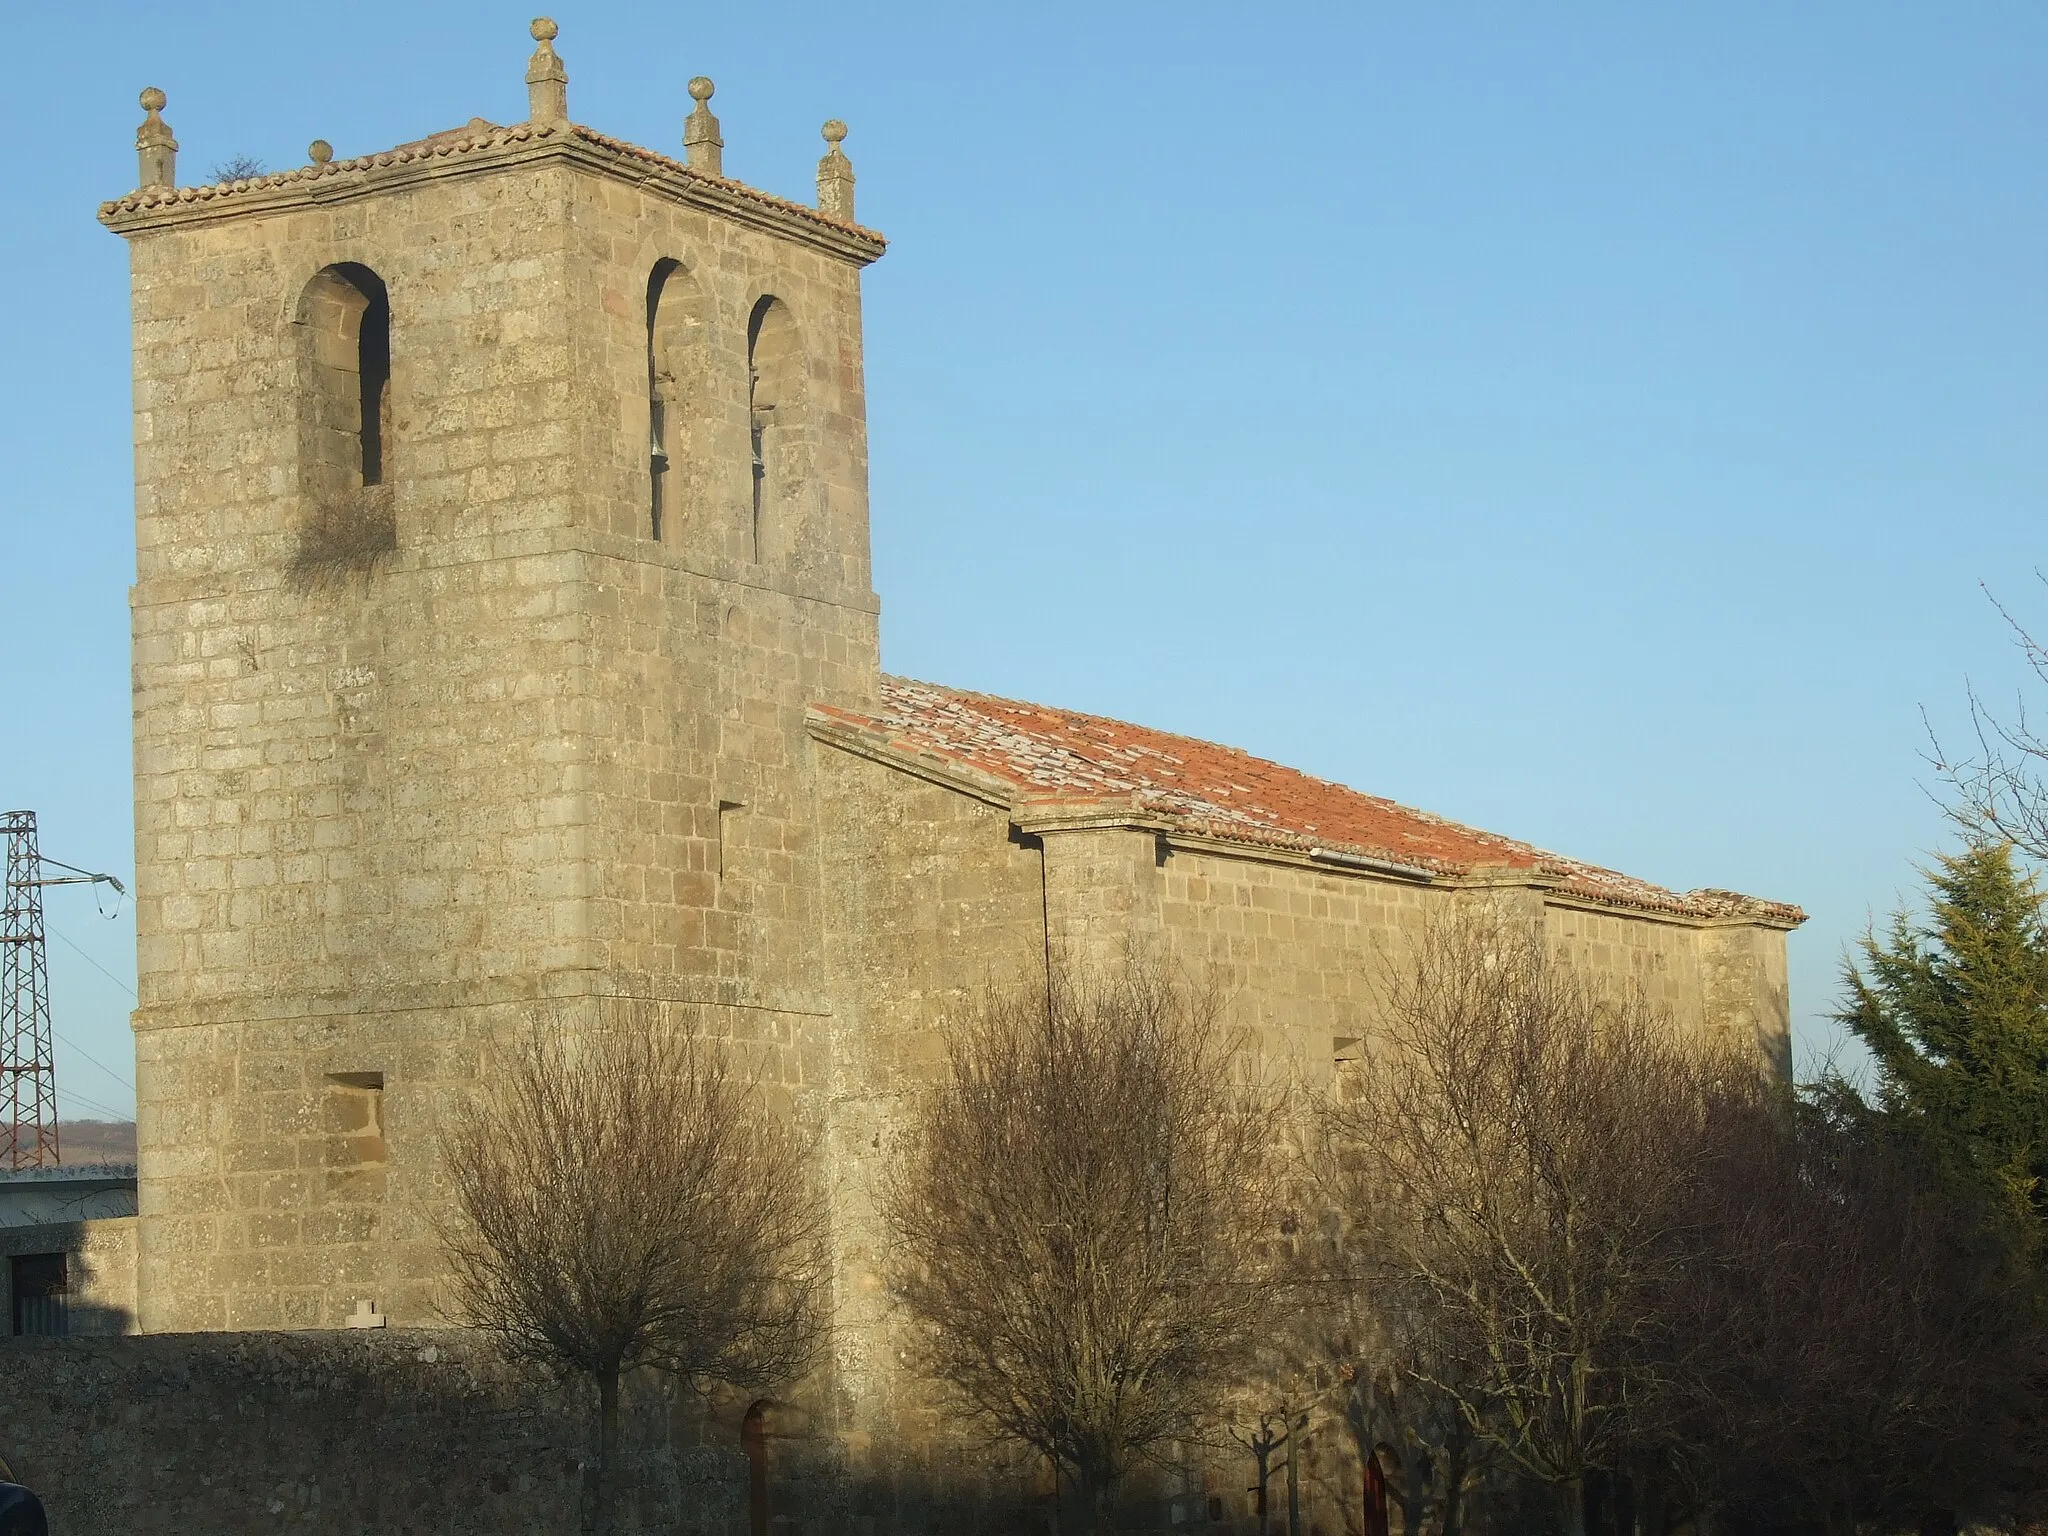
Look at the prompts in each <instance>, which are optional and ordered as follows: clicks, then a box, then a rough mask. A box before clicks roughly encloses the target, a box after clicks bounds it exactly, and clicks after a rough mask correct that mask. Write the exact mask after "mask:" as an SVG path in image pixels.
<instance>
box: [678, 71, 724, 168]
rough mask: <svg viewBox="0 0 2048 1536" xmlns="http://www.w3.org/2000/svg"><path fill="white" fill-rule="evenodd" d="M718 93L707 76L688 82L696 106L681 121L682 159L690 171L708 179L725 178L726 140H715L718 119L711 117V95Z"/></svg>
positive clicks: (718, 138) (717, 137)
mask: <svg viewBox="0 0 2048 1536" xmlns="http://www.w3.org/2000/svg"><path fill="white" fill-rule="evenodd" d="M717 89H718V87H717V86H715V85H713V84H712V83H711V77H710V76H708V75H699V76H697V78H696V79H694V80H692V81H691V82H690V99H691V100H692V101H694V102H696V103H697V105H696V106H694V107H692V108H691V109H690V115H689V116H688V117H686V118H684V119H683V158H684V159H686V160H688V161H689V163H690V169H692V170H695V171H703V172H705V173H706V174H707V175H711V176H723V175H724V174H725V140H723V139H721V138H720V137H719V136H718V119H717V118H715V117H713V116H712V115H711V95H712V92H714V91H716V90H717Z"/></svg>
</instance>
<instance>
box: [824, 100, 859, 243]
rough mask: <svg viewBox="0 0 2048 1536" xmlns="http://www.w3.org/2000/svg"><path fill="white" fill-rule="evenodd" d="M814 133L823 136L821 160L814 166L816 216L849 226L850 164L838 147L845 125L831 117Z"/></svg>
mask: <svg viewBox="0 0 2048 1536" xmlns="http://www.w3.org/2000/svg"><path fill="white" fill-rule="evenodd" d="M818 132H820V133H821V134H823V135H824V136H825V158H824V159H822V160H820V161H819V162H818V212H820V213H822V214H824V215H825V216H826V217H827V218H830V219H838V220H839V221H840V222H841V223H843V224H851V223H852V222H853V162H852V161H851V160H848V159H847V158H846V151H845V150H843V149H841V148H840V147H839V146H840V145H841V144H843V143H845V142H846V124H844V123H842V122H841V121H840V120H839V119H838V118H836V117H835V118H833V119H832V120H831V121H830V122H828V123H826V124H825V126H824V127H822V128H820V129H819V130H818Z"/></svg>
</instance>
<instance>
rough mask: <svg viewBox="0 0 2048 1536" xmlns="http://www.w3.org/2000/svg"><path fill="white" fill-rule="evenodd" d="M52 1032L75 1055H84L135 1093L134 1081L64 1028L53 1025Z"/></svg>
mask: <svg viewBox="0 0 2048 1536" xmlns="http://www.w3.org/2000/svg"><path fill="white" fill-rule="evenodd" d="M51 1033H53V1034H54V1035H56V1037H57V1038H58V1039H59V1040H60V1041H62V1042H63V1044H64V1045H65V1046H66V1047H67V1048H68V1049H69V1050H70V1051H71V1053H72V1054H73V1055H76V1056H83V1057H84V1058H85V1059H86V1060H87V1061H89V1062H91V1063H92V1064H93V1065H94V1066H96V1067H98V1068H99V1069H100V1070H101V1071H102V1072H104V1073H106V1074H107V1076H109V1077H111V1078H112V1079H113V1080H114V1081H115V1082H117V1083H119V1084H120V1085H121V1086H122V1087H123V1088H126V1089H127V1090H128V1091H129V1092H130V1093H133V1092H134V1091H135V1085H134V1084H133V1083H131V1082H129V1081H128V1079H127V1078H125V1077H123V1076H122V1075H121V1074H120V1073H118V1072H116V1071H115V1070H114V1069H113V1068H112V1067H110V1066H108V1065H107V1064H106V1063H105V1062H104V1061H101V1060H100V1059H99V1058H98V1057H97V1056H95V1055H93V1054H92V1052H90V1051H88V1050H87V1049H86V1048H85V1047H84V1046H82V1045H80V1044H79V1043H78V1042H77V1041H76V1040H74V1039H72V1038H71V1037H70V1036H69V1035H67V1034H65V1033H64V1031H63V1030H61V1029H56V1028H54V1027H53V1028H52V1030H51Z"/></svg>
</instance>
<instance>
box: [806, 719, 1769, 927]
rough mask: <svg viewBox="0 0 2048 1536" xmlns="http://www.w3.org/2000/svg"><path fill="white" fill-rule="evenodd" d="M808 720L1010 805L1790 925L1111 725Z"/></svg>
mask: <svg viewBox="0 0 2048 1536" xmlns="http://www.w3.org/2000/svg"><path fill="white" fill-rule="evenodd" d="M816 713H817V714H818V715H819V716H820V717H821V718H822V719H823V720H824V721H827V722H832V723H836V724H837V725H838V726H840V727H841V728H842V729H851V730H853V731H855V732H858V733H859V734H860V735H862V736H864V737H867V738H868V739H869V740H870V741H872V742H874V743H875V744H876V745H879V746H881V747H883V748H885V749H886V750H888V751H890V752H893V753H896V754H899V755H903V756H905V757H907V758H912V759H915V758H926V759H934V758H935V759H937V760H939V761H940V762H942V763H945V764H948V765H951V766H954V767H957V768H963V769H967V770H969V771H971V772H975V773H978V774H979V775H982V776H985V777H986V778H989V779H993V780H995V781H996V782H997V783H998V784H1000V785H1001V786H1004V787H1006V789H1007V791H1008V792H1009V794H1010V797H1011V799H1012V804H1013V808H1015V809H1018V810H1028V809H1029V808H1030V807H1031V806H1033V805H1034V804H1036V805H1039V806H1049V805H1050V804H1053V803H1058V804H1061V805H1071V804H1074V803H1076V802H1080V803H1083V804H1085V803H1087V802H1091V801H1092V802H1103V803H1106V804H1121V805H1128V806H1131V807H1133V808H1134V809H1135V810H1137V811H1141V812H1143V813H1144V814H1145V815H1146V816H1147V817H1148V819H1163V820H1165V821H1167V822H1168V823H1170V824H1171V825H1173V826H1175V827H1177V828H1179V829H1180V830H1183V831H1185V832H1188V833H1191V834H1195V835H1199V836H1204V837H1210V838H1216V839H1220V840H1223V841H1228V842H1240V843H1249V844H1257V845H1261V846H1265V847H1271V848H1284V849H1289V850H1292V851H1295V852H1298V853H1308V854H1311V855H1316V854H1321V855H1324V856H1329V855H1336V856H1337V857H1338V860H1339V861H1340V862H1341V861H1343V860H1346V859H1352V860H1358V859H1363V860H1368V861H1378V862H1383V863H1387V864H1393V865H1397V866H1407V867H1409V868H1411V869H1413V870H1414V871H1416V872H1417V873H1427V874H1431V875H1449V876H1457V875H1470V874H1476V873H1479V872H1481V871H1500V872H1504V873H1521V874H1526V875H1527V876H1528V877H1530V878H1531V879H1533V880H1537V881H1540V882H1541V883H1542V884H1544V885H1548V886H1554V887H1557V888H1559V889H1561V890H1563V891H1566V892H1569V893H1571V894H1573V895H1577V896H1581V897H1584V898H1586V899H1589V900H1593V901H1598V902H1603V903H1609V904H1614V905H1619V906H1626V907H1634V908H1639V909H1643V910H1648V911H1659V912H1670V913H1673V914H1675V915H1681V916H1687V917H1734V918H1744V919H1748V920H1750V921H1755V922H1762V923H1768V924H1771V925H1773V926H1780V927H1792V926H1794V925H1796V924H1798V923H1801V922H1804V921H1805V920H1806V914H1805V913H1803V912H1801V911H1800V910H1799V909H1798V908H1797V907H1794V906H1788V905H1785V904H1784V903H1781V902H1771V901H1762V900H1759V899H1757V898H1755V897H1750V896H1741V895H1738V894H1736V893H1735V892H1732V891H1711V890H1706V891H1689V892H1685V893H1682V894H1681V893H1679V892H1676V891H1668V890H1665V889H1663V888H1662V887H1661V886H1655V885H1651V884H1649V883H1648V882H1647V881H1643V880H1636V879H1632V878H1631V877H1629V876H1627V875H1623V874H1618V873H1616V872H1615V871H1613V870H1611V869H1602V868H1600V867H1598V866H1597V865H1592V864H1584V863H1581V862H1580V861H1578V860H1577V859H1568V858H1564V857H1561V856H1560V855H1558V854H1554V853H1545V852H1544V851H1543V850H1542V849H1540V848H1535V847H1532V846H1531V845H1529V844H1528V843H1524V842H1518V841H1516V840H1515V839H1513V838H1509V837H1501V836H1498V835H1497V834H1495V833H1492V832H1481V831H1478V830H1476V829H1475V828H1472V827H1466V826H1460V825H1459V824H1458V823H1457V822H1454V821H1447V820H1445V819H1444V818H1443V817H1441V816H1432V815H1430V814H1429V813H1428V812H1426V811H1417V810H1411V809H1410V808H1409V807H1407V806H1405V805H1397V804H1396V803H1395V802H1393V801H1392V800H1384V799H1381V798H1380V797H1379V796H1377V795H1366V794H1360V793H1359V792H1358V791H1357V790H1355V789H1351V788H1348V787H1347V786H1345V785H1342V784H1335V783H1332V782H1330V781H1329V780H1328V779H1318V778H1313V777H1311V776H1310V775H1308V774H1305V773H1299V772H1296V771H1295V770H1294V769H1292V768H1285V767H1282V766H1281V765H1280V764H1278V763H1272V762H1267V761H1266V760H1265V759H1264V758H1258V757H1253V756H1251V755H1250V754H1248V753H1246V752H1242V751H1240V750H1238V749H1237V748H1235V747H1224V746H1218V745H1216V744H1215V743H1214V742H1207V741H1197V740H1195V739H1194V738H1192V737H1188V736H1175V735H1172V734H1170V733H1168V732H1166V731H1155V730H1148V729H1147V728H1145V727H1144V726H1139V725H1128V724H1126V723H1124V722H1123V721H1121V720H1106V719H1103V718H1102V717H1101V716H1098V715H1083V714H1077V713H1075V712H1074V711H1072V710H1064V709H1049V708H1046V707H1045V706H1044V705H1040V704H1025V703H1020V702H1018V701H1016V700H1014V699H998V698H992V697H990V696H989V695H987V694H980V693H966V692H963V691H961V690H959V689H956V688H941V687H938V686H936V685H934V684H931V683H917V682H910V681H908V680H906V679H902V678H884V679H883V680H882V694H881V707H880V709H879V711H878V712H877V713H876V714H874V715H872V716H868V715H861V714H856V713H853V712H851V711H846V710H838V709H829V708H823V707H820V708H818V709H817V710H816Z"/></svg>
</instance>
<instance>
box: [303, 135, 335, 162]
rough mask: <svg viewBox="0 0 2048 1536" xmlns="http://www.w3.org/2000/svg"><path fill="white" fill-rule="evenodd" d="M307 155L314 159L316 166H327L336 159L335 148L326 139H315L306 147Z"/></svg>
mask: <svg viewBox="0 0 2048 1536" xmlns="http://www.w3.org/2000/svg"><path fill="white" fill-rule="evenodd" d="M306 153H307V154H308V155H310V156H311V157H312V160H313V163H314V164H315V165H325V164H326V163H327V162H328V161H330V160H332V159H333V158H334V146H333V145H332V144H330V143H328V142H327V141H326V140H325V139H315V140H314V141H313V142H312V143H311V144H309V145H307V146H306Z"/></svg>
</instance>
